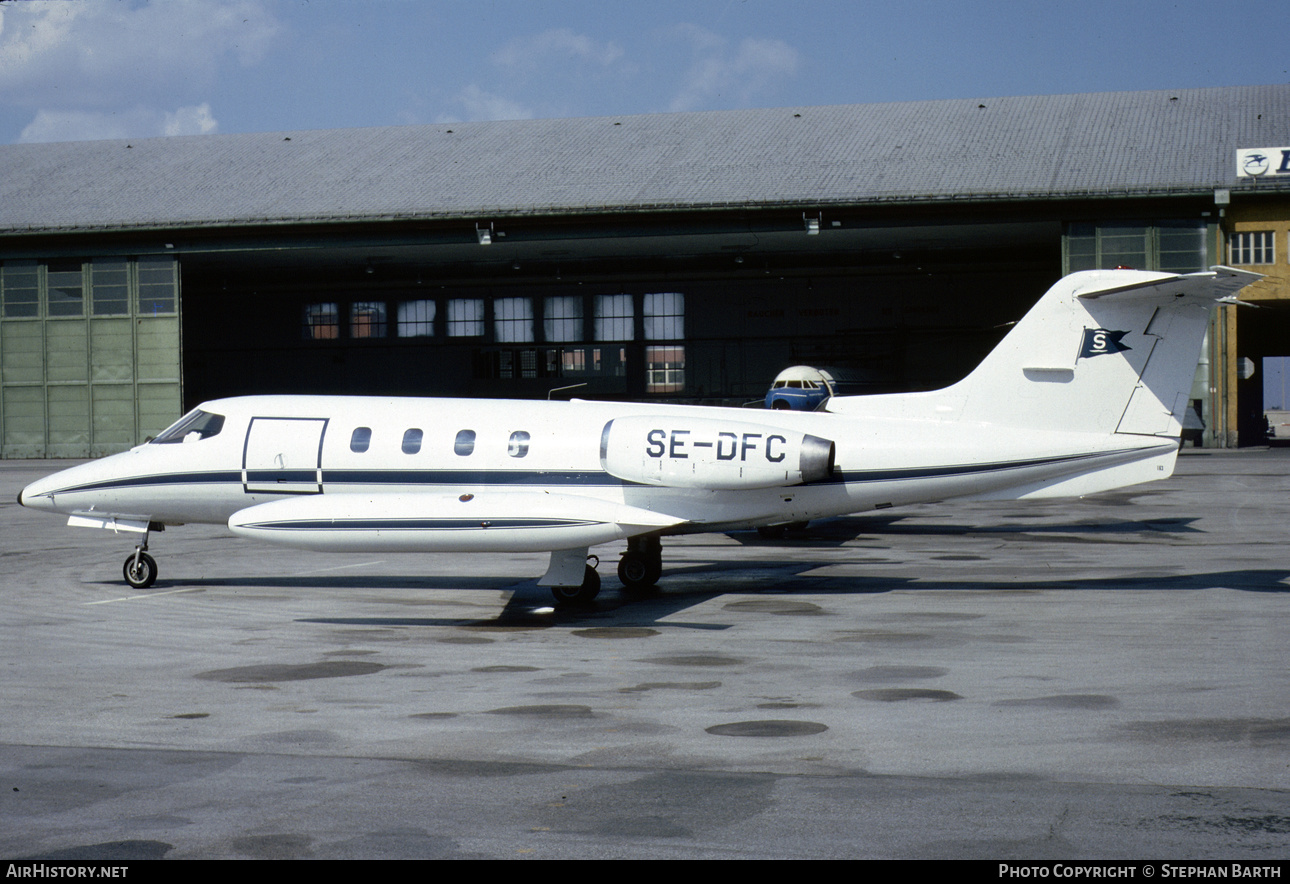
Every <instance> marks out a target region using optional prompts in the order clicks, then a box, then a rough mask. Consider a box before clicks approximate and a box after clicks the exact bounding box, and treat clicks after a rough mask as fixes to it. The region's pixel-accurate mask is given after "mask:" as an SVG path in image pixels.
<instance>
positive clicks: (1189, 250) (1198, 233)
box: [1156, 221, 1208, 273]
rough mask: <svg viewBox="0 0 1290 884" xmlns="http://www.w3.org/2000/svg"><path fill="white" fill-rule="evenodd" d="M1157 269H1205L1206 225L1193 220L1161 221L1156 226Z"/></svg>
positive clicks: (1171, 270)
mask: <svg viewBox="0 0 1290 884" xmlns="http://www.w3.org/2000/svg"><path fill="white" fill-rule="evenodd" d="M1156 251H1157V254H1158V259H1157V261H1156V269H1157V270H1163V271H1165V272H1166V273H1191V272H1192V271H1194V270H1204V269H1205V265H1206V264H1207V263H1208V262H1207V261H1206V260H1205V225H1203V224H1199V223H1195V222H1191V221H1161V222H1160V224H1159V225H1158V226H1157V227H1156Z"/></svg>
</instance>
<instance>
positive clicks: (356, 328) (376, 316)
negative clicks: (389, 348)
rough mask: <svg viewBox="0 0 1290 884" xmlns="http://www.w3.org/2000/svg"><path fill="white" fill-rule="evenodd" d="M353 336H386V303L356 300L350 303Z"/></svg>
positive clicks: (350, 325)
mask: <svg viewBox="0 0 1290 884" xmlns="http://www.w3.org/2000/svg"><path fill="white" fill-rule="evenodd" d="M349 336H350V337H351V338H383V337H385V304H384V303H382V302H381V301H355V302H354V303H353V304H350V305H349Z"/></svg>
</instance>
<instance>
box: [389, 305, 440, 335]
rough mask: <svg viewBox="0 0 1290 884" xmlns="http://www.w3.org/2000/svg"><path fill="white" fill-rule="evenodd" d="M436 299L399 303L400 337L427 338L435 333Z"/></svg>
mask: <svg viewBox="0 0 1290 884" xmlns="http://www.w3.org/2000/svg"><path fill="white" fill-rule="evenodd" d="M434 313H435V303H434V301H404V302H402V303H401V304H399V325H398V331H399V337H401V338H425V337H429V336H431V335H433V334H434Z"/></svg>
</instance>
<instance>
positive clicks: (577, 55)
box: [489, 28, 623, 70]
mask: <svg viewBox="0 0 1290 884" xmlns="http://www.w3.org/2000/svg"><path fill="white" fill-rule="evenodd" d="M553 57H554V58H559V59H570V58H571V59H575V60H577V61H583V62H587V63H589V64H592V65H596V66H598V67H609V66H611V65H613V64H614V63H615V62H617V61H618V60H619V59H621V58H622V57H623V50H622V47H620V46H619V45H618V44H616V43H612V42H608V43H599V42H597V41H595V40H592V39H591V38H590V37H587V36H585V35H583V34H578V33H575V32H574V31H572V30H570V29H569V28H551V29H549V30H545V31H542V32H541V33H539V34H534V35H533V36H531V37H521V38H518V39H515V40H512V41H511V42H509V43H507V44H506V45H505V46H503V47H502V48H501V49H498V50H497V51H496V52H494V53H493V54H492V55H490V56H489V60H490V61H492V62H493V63H494V64H498V65H501V66H502V67H508V68H518V69H521V70H534V69H536V68H538V67H540V66H542V65H543V64H545V63H547V62H548V61H549V60H551V59H552V58H553Z"/></svg>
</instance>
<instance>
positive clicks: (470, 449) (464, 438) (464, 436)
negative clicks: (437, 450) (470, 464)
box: [452, 430, 475, 457]
mask: <svg viewBox="0 0 1290 884" xmlns="http://www.w3.org/2000/svg"><path fill="white" fill-rule="evenodd" d="M452 450H453V451H454V452H455V453H456V454H457V455H459V456H460V457H469V456H470V455H471V454H474V452H475V431H474V430H461V431H460V432H458V433H457V439H456V441H455V442H453V443H452Z"/></svg>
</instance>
